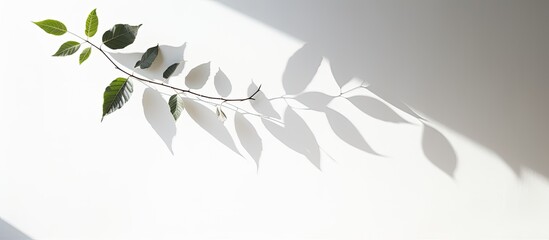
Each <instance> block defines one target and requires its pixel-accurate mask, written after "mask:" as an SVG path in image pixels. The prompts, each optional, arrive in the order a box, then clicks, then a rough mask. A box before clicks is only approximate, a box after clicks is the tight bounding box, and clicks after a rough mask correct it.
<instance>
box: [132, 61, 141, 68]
mask: <svg viewBox="0 0 549 240" xmlns="http://www.w3.org/2000/svg"><path fill="white" fill-rule="evenodd" d="M139 65H141V60H137V62H136V63H135V66H133V67H134V68H136V67H139Z"/></svg>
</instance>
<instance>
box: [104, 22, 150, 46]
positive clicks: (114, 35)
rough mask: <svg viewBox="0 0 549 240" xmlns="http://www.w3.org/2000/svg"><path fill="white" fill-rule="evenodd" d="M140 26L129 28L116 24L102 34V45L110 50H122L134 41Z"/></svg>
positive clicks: (126, 25)
mask: <svg viewBox="0 0 549 240" xmlns="http://www.w3.org/2000/svg"><path fill="white" fill-rule="evenodd" d="M139 27H141V24H139V25H137V26H130V25H128V24H116V25H114V26H113V27H112V28H111V29H110V30H108V31H106V32H105V33H104V34H103V44H105V45H106V46H107V47H109V48H110V49H122V48H125V47H127V46H128V45H130V44H132V43H133V41H135V37H136V36H137V32H138V31H139Z"/></svg>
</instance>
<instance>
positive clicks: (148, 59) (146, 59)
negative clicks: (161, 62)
mask: <svg viewBox="0 0 549 240" xmlns="http://www.w3.org/2000/svg"><path fill="white" fill-rule="evenodd" d="M156 56H158V44H157V45H156V46H155V47H151V48H149V49H147V51H146V52H145V53H143V56H141V60H140V61H139V66H140V67H141V69H145V68H149V67H150V66H151V65H152V63H153V62H154V60H155V59H156ZM135 65H136V66H137V63H136V64H135Z"/></svg>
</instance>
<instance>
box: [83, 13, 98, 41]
mask: <svg viewBox="0 0 549 240" xmlns="http://www.w3.org/2000/svg"><path fill="white" fill-rule="evenodd" d="M95 10H96V9H94V10H93V11H91V13H90V14H89V15H88V18H87V19H86V30H85V32H86V36H88V37H93V35H95V33H97V25H98V24H99V19H98V18H97V13H96V12H95Z"/></svg>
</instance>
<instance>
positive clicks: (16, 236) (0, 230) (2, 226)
mask: <svg viewBox="0 0 549 240" xmlns="http://www.w3.org/2000/svg"><path fill="white" fill-rule="evenodd" d="M0 239H2V240H32V238H31V237H29V236H28V235H27V234H25V233H23V232H21V231H20V230H19V229H17V228H15V227H13V226H12V225H11V224H9V223H7V222H6V221H4V220H3V219H1V218H0Z"/></svg>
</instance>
